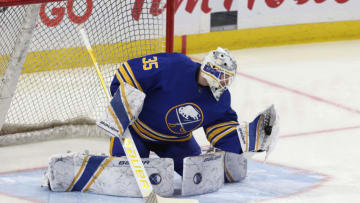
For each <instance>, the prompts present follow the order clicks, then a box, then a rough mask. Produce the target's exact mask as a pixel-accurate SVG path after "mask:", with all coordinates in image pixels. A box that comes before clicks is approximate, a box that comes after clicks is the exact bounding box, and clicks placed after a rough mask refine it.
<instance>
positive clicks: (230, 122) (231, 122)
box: [205, 121, 238, 134]
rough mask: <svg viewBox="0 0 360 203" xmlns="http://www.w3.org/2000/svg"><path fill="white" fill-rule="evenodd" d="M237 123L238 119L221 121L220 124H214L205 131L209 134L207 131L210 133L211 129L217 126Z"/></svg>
mask: <svg viewBox="0 0 360 203" xmlns="http://www.w3.org/2000/svg"><path fill="white" fill-rule="evenodd" d="M235 124H238V122H237V121H229V122H224V123H219V124H216V125H212V126H210V127H208V128H206V130H205V132H206V134H207V133H209V132H210V131H212V130H213V129H215V128H217V127H221V126H224V125H235Z"/></svg>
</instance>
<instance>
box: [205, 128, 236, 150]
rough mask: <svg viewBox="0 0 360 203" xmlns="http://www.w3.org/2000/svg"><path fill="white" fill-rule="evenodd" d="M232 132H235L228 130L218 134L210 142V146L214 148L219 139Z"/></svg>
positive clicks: (231, 129)
mask: <svg viewBox="0 0 360 203" xmlns="http://www.w3.org/2000/svg"><path fill="white" fill-rule="evenodd" d="M234 130H236V128H230V129H228V130H227V131H225V132H223V133H221V134H219V135H218V136H216V138H215V139H213V141H212V142H211V144H212V145H213V146H214V145H215V144H216V142H217V141H219V140H220V139H221V138H223V137H224V136H225V135H228V134H229V133H231V132H233V131H234Z"/></svg>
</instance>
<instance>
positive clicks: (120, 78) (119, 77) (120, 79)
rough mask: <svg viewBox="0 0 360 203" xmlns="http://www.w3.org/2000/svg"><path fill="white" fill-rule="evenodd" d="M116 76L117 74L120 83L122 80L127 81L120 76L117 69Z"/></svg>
mask: <svg viewBox="0 0 360 203" xmlns="http://www.w3.org/2000/svg"><path fill="white" fill-rule="evenodd" d="M115 76H116V79H117V80H118V81H119V82H120V83H121V81H123V82H126V81H125V80H124V79H123V78H122V77H121V76H120V74H119V72H118V71H116V73H115Z"/></svg>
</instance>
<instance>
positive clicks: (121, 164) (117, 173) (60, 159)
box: [43, 151, 247, 197]
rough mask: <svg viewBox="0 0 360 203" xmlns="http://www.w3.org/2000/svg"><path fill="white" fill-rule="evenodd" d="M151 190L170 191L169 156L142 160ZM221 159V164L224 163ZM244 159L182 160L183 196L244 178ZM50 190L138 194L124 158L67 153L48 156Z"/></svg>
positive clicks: (215, 154)
mask: <svg viewBox="0 0 360 203" xmlns="http://www.w3.org/2000/svg"><path fill="white" fill-rule="evenodd" d="M142 161H143V164H144V166H145V169H146V171H147V173H148V174H149V178H150V182H151V184H152V185H153V188H154V191H155V192H156V193H157V194H159V195H161V196H164V197H168V196H172V195H173V194H174V164H173V160H172V159H169V158H144V159H142ZM224 161H225V164H224ZM246 166H247V161H246V159H245V158H244V157H243V156H242V155H239V154H233V153H225V152H222V151H220V152H211V153H206V154H203V155H199V156H194V157H187V158H185V160H184V174H183V179H182V180H183V181H182V183H181V188H182V192H181V194H182V195H183V196H188V195H198V194H205V193H209V192H215V191H217V190H218V189H219V188H221V187H222V186H223V184H224V174H225V178H226V180H227V182H236V181H241V180H243V179H244V178H245V177H246V172H247V167H246ZM44 178H45V180H46V182H45V183H44V184H43V186H48V187H49V189H50V190H52V191H56V192H72V191H80V192H91V193H96V194H105V195H116V196H126V197H141V192H140V190H139V188H138V186H137V183H136V181H135V177H134V176H133V174H132V172H131V168H130V165H129V163H128V161H127V159H126V157H108V156H91V155H88V154H77V153H69V154H63V155H54V156H52V157H51V158H50V161H49V167H48V170H47V172H46V174H45V176H44Z"/></svg>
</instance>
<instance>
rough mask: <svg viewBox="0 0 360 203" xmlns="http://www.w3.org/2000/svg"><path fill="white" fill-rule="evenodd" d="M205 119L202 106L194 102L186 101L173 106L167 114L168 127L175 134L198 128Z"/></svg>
mask: <svg viewBox="0 0 360 203" xmlns="http://www.w3.org/2000/svg"><path fill="white" fill-rule="evenodd" d="M203 120H204V114H203V112H202V110H201V109H200V107H199V106H198V105H196V104H194V103H184V104H180V105H177V106H174V107H172V108H171V109H169V110H168V112H167V113H166V116H165V121H166V125H167V127H168V129H169V130H170V131H171V132H173V133H175V134H185V133H189V132H191V131H193V130H195V129H197V128H198V127H199V126H200V125H201V124H202V122H203Z"/></svg>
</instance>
